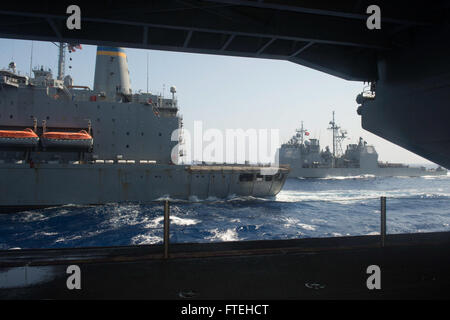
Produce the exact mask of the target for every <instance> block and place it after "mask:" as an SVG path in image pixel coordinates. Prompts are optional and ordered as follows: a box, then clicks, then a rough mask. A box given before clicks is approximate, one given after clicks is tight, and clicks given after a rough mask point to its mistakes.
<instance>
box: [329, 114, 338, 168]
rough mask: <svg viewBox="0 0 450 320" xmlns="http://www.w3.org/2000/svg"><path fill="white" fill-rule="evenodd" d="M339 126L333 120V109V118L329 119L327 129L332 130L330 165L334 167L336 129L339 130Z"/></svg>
mask: <svg viewBox="0 0 450 320" xmlns="http://www.w3.org/2000/svg"><path fill="white" fill-rule="evenodd" d="M339 128H340V127H339V126H338V125H337V124H336V121H335V120H334V111H333V120H332V121H330V127H329V128H328V130H332V131H333V161H332V163H331V164H332V167H333V168H334V166H335V160H336V134H337V131H338V130H339Z"/></svg>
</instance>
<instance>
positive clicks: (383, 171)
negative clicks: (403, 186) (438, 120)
mask: <svg viewBox="0 0 450 320" xmlns="http://www.w3.org/2000/svg"><path fill="white" fill-rule="evenodd" d="M445 174H446V172H445V171H443V172H440V171H436V170H432V171H431V170H424V169H421V168H377V169H367V170H364V169H360V168H296V167H291V172H290V173H289V178H327V177H353V176H361V175H374V176H377V177H394V176H400V177H421V176H436V175H445Z"/></svg>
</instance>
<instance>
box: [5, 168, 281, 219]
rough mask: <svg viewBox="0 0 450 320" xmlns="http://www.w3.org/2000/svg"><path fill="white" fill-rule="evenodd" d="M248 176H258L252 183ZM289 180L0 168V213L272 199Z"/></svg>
mask: <svg viewBox="0 0 450 320" xmlns="http://www.w3.org/2000/svg"><path fill="white" fill-rule="evenodd" d="M243 174H244V175H246V177H247V179H245V181H242V180H243V179H242V177H241V175H243ZM249 175H250V176H253V179H252V180H251V181H249V180H250V179H248V176H249ZM287 175H288V170H287V169H280V171H279V173H277V174H275V175H271V176H263V179H261V178H258V177H260V168H258V167H250V166H249V167H238V166H236V167H233V166H223V167H214V166H189V165H162V164H161V165H160V164H120V163H113V164H106V163H104V164H103V163H101V164H39V165H37V164H35V165H34V166H33V167H30V165H29V164H28V163H23V164H0V177H1V179H0V208H3V210H2V211H5V209H6V210H9V209H13V208H16V209H17V208H28V207H32V208H33V207H46V206H58V205H65V204H105V203H111V202H129V201H130V202H141V203H145V202H151V201H155V200H158V199H160V198H171V199H185V200H193V199H194V200H196V199H200V200H201V199H215V198H217V199H224V198H227V197H232V196H254V197H271V196H275V195H276V194H278V193H279V192H280V190H281V188H282V187H283V185H284V183H285V181H286V178H287ZM266 177H267V178H266ZM268 177H270V178H268ZM269 180H270V181H269Z"/></svg>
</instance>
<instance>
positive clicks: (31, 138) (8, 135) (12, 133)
mask: <svg viewBox="0 0 450 320" xmlns="http://www.w3.org/2000/svg"><path fill="white" fill-rule="evenodd" d="M38 142H39V137H38V136H37V134H36V133H34V131H33V130H31V129H30V128H26V129H24V130H0V146H3V147H34V146H36V145H37V144H38Z"/></svg>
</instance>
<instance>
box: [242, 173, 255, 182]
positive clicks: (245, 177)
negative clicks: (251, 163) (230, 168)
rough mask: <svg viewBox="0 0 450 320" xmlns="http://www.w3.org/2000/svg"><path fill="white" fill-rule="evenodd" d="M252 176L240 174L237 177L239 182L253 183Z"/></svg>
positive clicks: (250, 174)
mask: <svg viewBox="0 0 450 320" xmlns="http://www.w3.org/2000/svg"><path fill="white" fill-rule="evenodd" d="M253 179H254V175H253V174H252V173H241V174H240V175H239V181H241V182H250V181H253Z"/></svg>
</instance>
